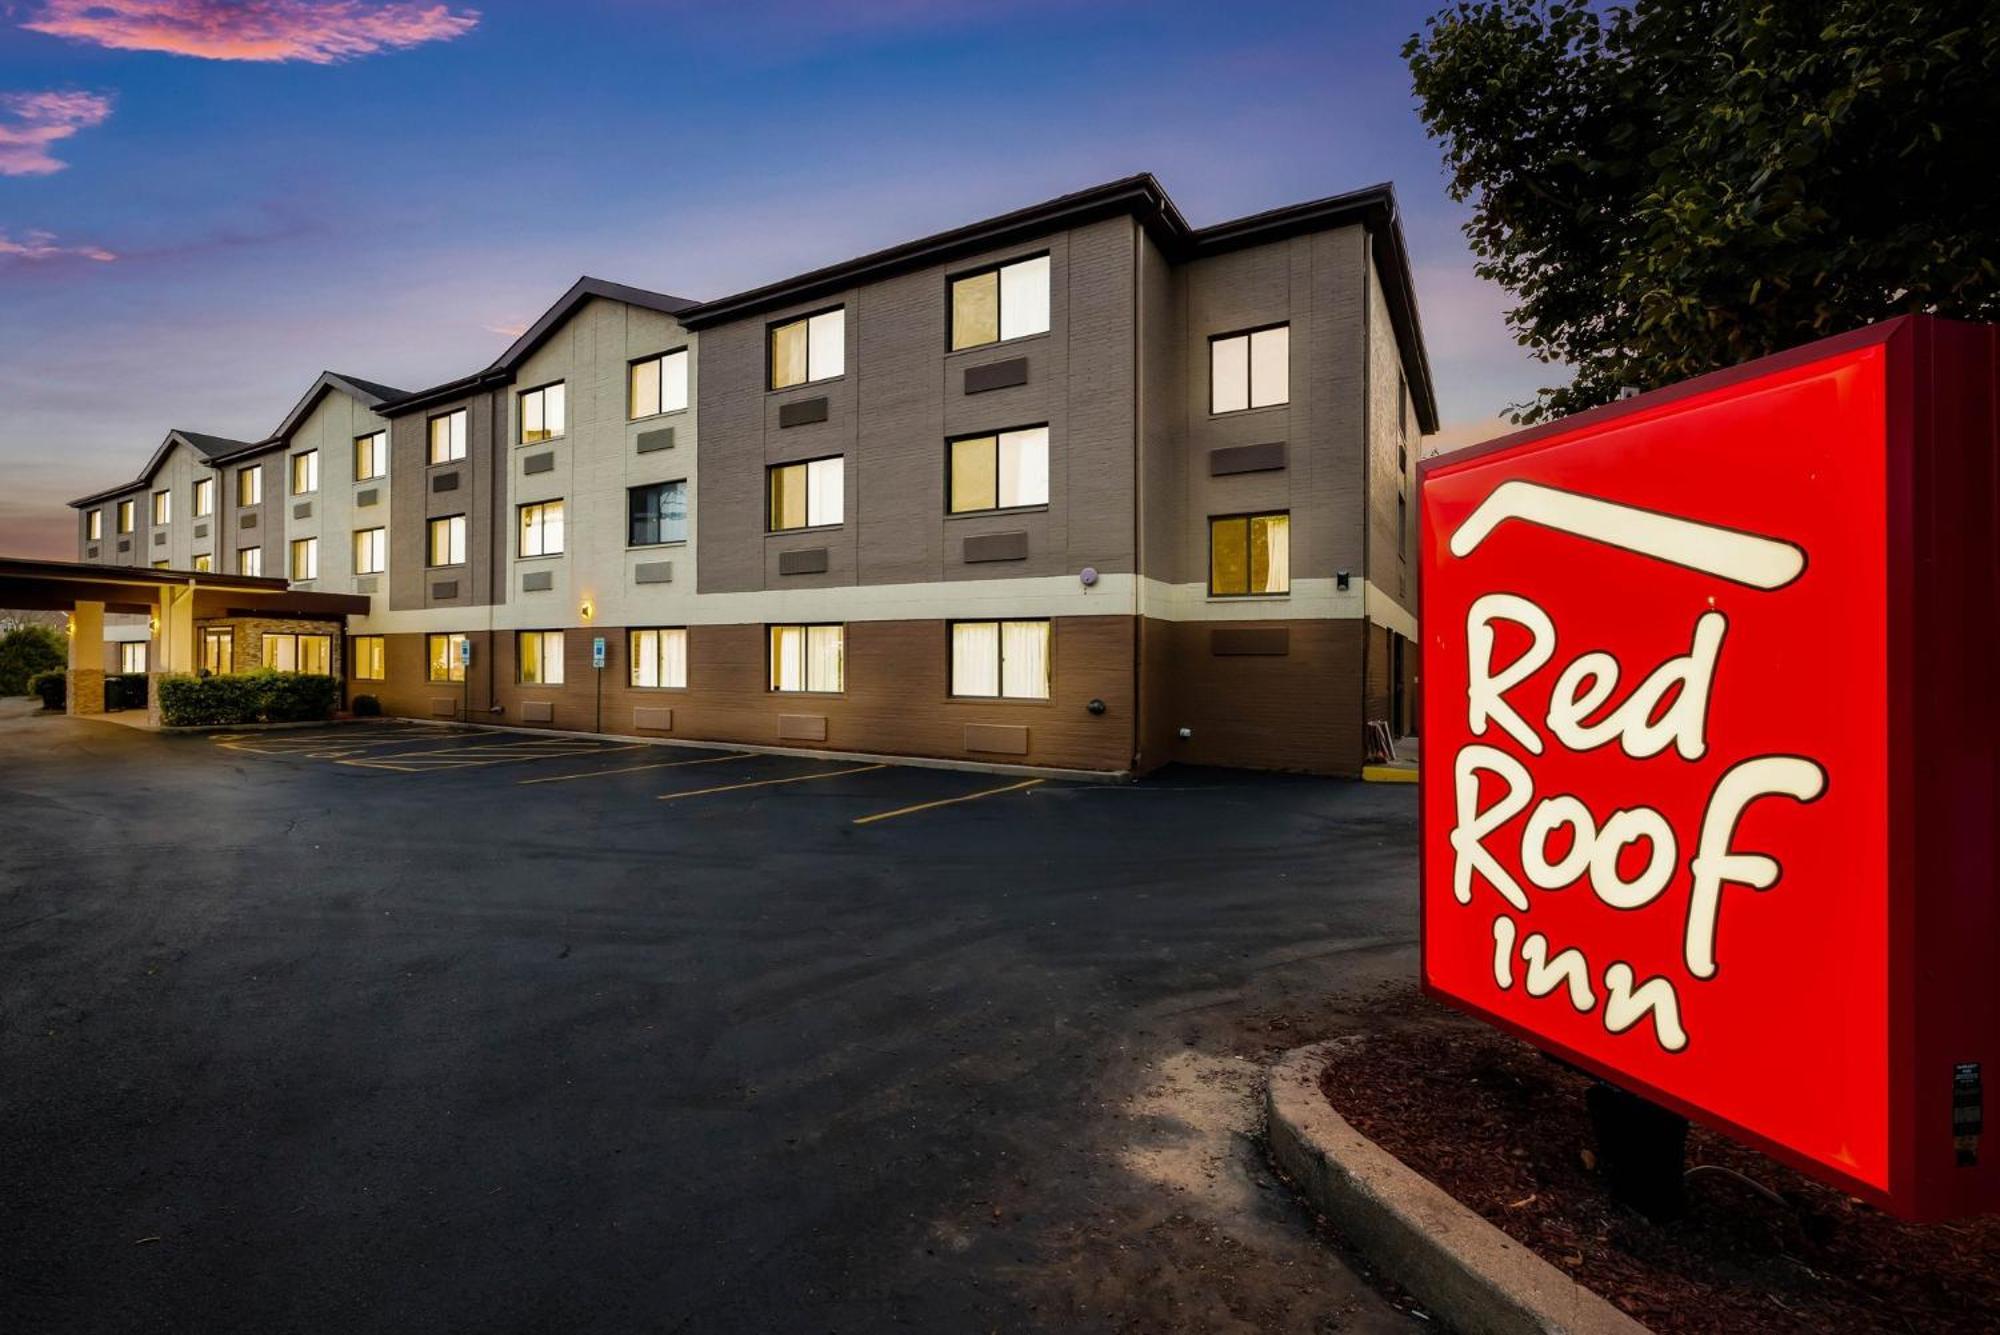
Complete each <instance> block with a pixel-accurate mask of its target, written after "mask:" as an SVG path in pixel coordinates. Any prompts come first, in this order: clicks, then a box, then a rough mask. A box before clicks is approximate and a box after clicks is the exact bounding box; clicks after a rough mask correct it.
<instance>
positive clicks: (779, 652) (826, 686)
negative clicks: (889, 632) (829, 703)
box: [771, 626, 847, 691]
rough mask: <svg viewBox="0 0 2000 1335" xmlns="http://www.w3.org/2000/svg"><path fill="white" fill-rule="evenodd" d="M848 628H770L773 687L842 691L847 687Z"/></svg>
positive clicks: (787, 689)
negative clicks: (845, 661) (845, 662)
mask: <svg viewBox="0 0 2000 1335" xmlns="http://www.w3.org/2000/svg"><path fill="white" fill-rule="evenodd" d="M846 648H847V627H845V626H773V627H771V689H772V690H774V691H841V690H845V689H846V686H847V673H846V667H845V664H844V662H843V659H844V658H845V657H846Z"/></svg>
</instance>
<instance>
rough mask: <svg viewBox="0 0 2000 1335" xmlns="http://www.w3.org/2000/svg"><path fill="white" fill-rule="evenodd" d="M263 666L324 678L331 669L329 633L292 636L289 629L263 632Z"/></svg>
mask: <svg viewBox="0 0 2000 1335" xmlns="http://www.w3.org/2000/svg"><path fill="white" fill-rule="evenodd" d="M264 666H265V667H267V668H276V669H278V671H280V672H310V673H312V674H313V675H315V676H319V677H325V676H329V675H331V674H332V672H333V637H332V636H331V635H294V634H292V633H290V632H289V631H285V632H277V631H266V632H265V633H264Z"/></svg>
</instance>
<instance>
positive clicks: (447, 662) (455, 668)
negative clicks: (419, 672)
mask: <svg viewBox="0 0 2000 1335" xmlns="http://www.w3.org/2000/svg"><path fill="white" fill-rule="evenodd" d="M471 639H472V637H471V636H470V635H469V634H468V633H467V632H465V631H462V630H434V631H430V632H428V633H426V634H425V636H424V680H425V681H426V682H427V683H429V684H431V685H434V686H457V685H460V684H462V683H463V682H464V681H465V672H466V669H467V668H468V667H469V666H471V665H470V664H468V663H466V662H465V661H464V660H463V659H462V658H460V657H459V655H458V646H457V644H455V643H454V641H465V642H467V643H470V642H471ZM438 640H443V641H444V675H443V676H442V677H440V676H438V675H436V671H435V669H436V667H437V661H438V658H437V653H436V652H435V649H434V645H435V642H436V641H438ZM454 674H455V675H454Z"/></svg>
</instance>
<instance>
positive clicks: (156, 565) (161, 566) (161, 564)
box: [153, 561, 173, 570]
mask: <svg viewBox="0 0 2000 1335" xmlns="http://www.w3.org/2000/svg"><path fill="white" fill-rule="evenodd" d="M153 569H155V570H171V569H173V563H172V562H171V561H155V562H153Z"/></svg>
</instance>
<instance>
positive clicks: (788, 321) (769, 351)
mask: <svg viewBox="0 0 2000 1335" xmlns="http://www.w3.org/2000/svg"><path fill="white" fill-rule="evenodd" d="M835 311H839V312H840V370H839V371H837V372H835V373H834V374H832V375H822V376H816V375H814V374H813V366H812V322H813V321H814V320H817V319H818V318H819V317H820V316H822V315H831V314H833V313H834V312H835ZM795 324H802V325H805V326H806V378H805V379H804V380H796V381H793V382H792V383H791V384H789V385H780V384H777V383H775V382H776V380H777V375H778V356H777V353H778V347H777V335H778V331H779V330H780V329H789V328H791V327H792V326H793V325H795ZM846 376H847V303H846V302H844V301H840V302H835V303H834V304H833V305H831V306H822V307H820V308H819V309H818V310H815V311H807V312H806V313H805V314H803V315H788V316H786V317H785V318H784V319H782V320H772V321H769V322H767V323H766V324H765V326H764V392H765V393H766V394H782V393H784V392H785V391H786V390H790V389H803V388H805V387H806V386H807V385H825V384H831V383H832V382H833V381H836V380H843V379H845V378H846Z"/></svg>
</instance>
